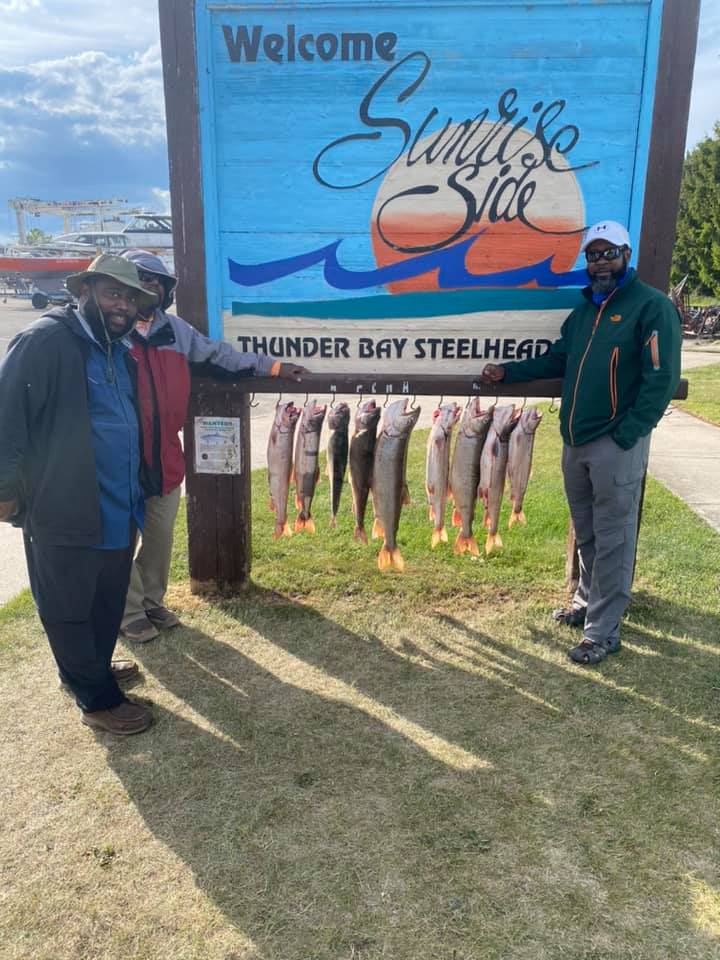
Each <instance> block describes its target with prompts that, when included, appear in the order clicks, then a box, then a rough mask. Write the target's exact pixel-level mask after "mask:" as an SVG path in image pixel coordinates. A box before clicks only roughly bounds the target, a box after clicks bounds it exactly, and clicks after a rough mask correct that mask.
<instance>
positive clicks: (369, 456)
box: [350, 400, 381, 543]
mask: <svg viewBox="0 0 720 960" xmlns="http://www.w3.org/2000/svg"><path fill="white" fill-rule="evenodd" d="M380 413H381V410H380V407H378V406H377V404H376V403H375V401H374V400H366V401H365V402H364V403H363V404H361V405H360V407H359V409H358V412H357V413H356V414H355V429H354V430H353V435H352V439H351V440H350V489H351V490H352V501H353V507H352V509H353V516H354V517H355V539H356V540H360V541H361V542H362V543H367V542H368V538H367V533H366V532H365V510H366V508H367V501H368V496H369V495H370V486H371V483H372V470H373V460H374V458H375V443H376V440H377V427H378V421H379V420H380Z"/></svg>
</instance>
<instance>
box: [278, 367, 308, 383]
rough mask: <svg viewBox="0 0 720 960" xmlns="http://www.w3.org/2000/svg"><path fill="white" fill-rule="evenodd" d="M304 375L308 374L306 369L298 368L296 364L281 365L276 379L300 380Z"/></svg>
mask: <svg viewBox="0 0 720 960" xmlns="http://www.w3.org/2000/svg"><path fill="white" fill-rule="evenodd" d="M304 373H310V371H309V370H308V369H307V368H306V367H300V366H298V365H297V364H296V363H281V364H280V370H279V371H278V377H282V378H284V379H285V380H298V381H299V380H302V375H303V374H304Z"/></svg>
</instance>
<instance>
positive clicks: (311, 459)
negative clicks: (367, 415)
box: [293, 400, 327, 533]
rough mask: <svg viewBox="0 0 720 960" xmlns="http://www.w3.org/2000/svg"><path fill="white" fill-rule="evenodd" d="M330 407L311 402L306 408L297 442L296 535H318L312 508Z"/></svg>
mask: <svg viewBox="0 0 720 960" xmlns="http://www.w3.org/2000/svg"><path fill="white" fill-rule="evenodd" d="M326 410H327V407H326V405H325V404H319V403H318V402H317V400H308V402H307V403H306V404H305V406H304V407H303V412H302V418H301V419H300V426H299V427H298V430H297V437H296V439H295V467H294V470H293V474H294V478H295V506H296V507H297V509H298V511H299V513H298V515H297V518H296V520H295V532H296V533H299V532H300V530H307V532H308V533H315V521H314V520H313V518H312V516H311V513H310V508H311V507H312V501H313V497H314V495H315V487H316V485H317V482H318V479H319V477H320V467H319V466H318V457H319V454H320V432H321V430H322V425H323V421H324V419H325V412H326Z"/></svg>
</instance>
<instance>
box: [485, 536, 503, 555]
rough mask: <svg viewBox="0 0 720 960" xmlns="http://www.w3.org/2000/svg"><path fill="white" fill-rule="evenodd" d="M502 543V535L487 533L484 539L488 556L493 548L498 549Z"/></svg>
mask: <svg viewBox="0 0 720 960" xmlns="http://www.w3.org/2000/svg"><path fill="white" fill-rule="evenodd" d="M502 545H503V542H502V537H501V536H500V534H499V533H489V534H488V536H487V540H486V541H485V553H486V554H487V555H488V556H489V555H490V554H491V553H492V552H493V550H499V549H500V547H502Z"/></svg>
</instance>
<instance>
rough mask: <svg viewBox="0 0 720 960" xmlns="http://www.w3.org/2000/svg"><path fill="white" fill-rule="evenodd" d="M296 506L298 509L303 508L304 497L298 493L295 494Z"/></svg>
mask: <svg viewBox="0 0 720 960" xmlns="http://www.w3.org/2000/svg"><path fill="white" fill-rule="evenodd" d="M295 508H296V509H297V510H302V508H303V502H302V498H301V497H300V494H298V493H296V494H295Z"/></svg>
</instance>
